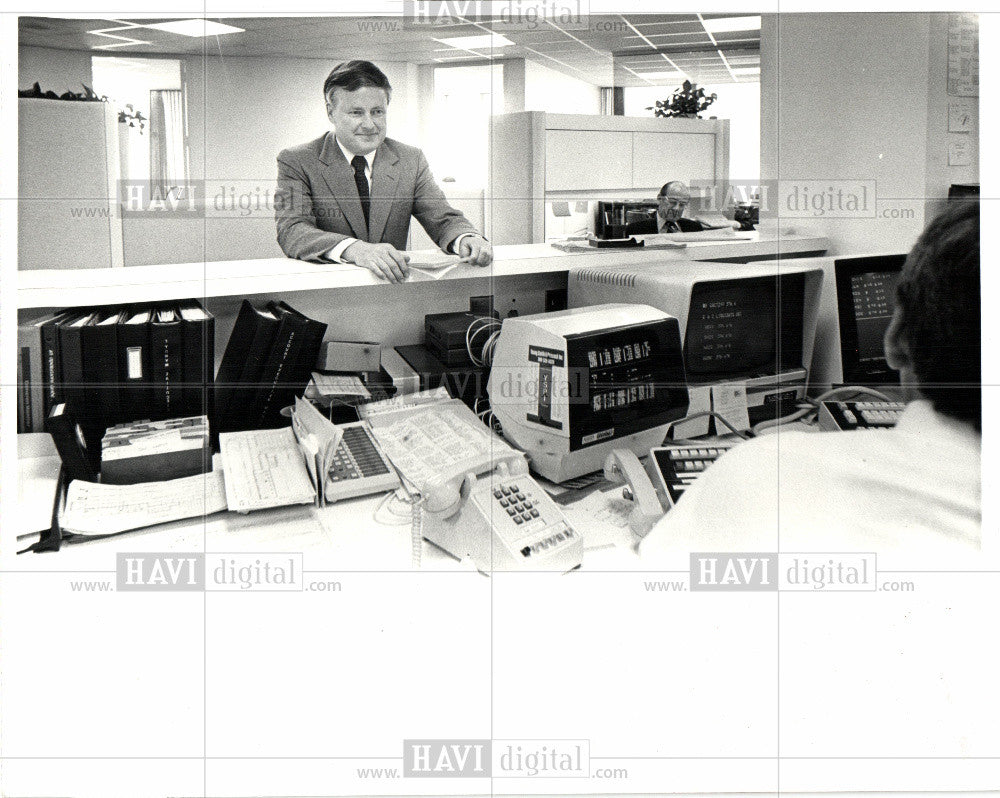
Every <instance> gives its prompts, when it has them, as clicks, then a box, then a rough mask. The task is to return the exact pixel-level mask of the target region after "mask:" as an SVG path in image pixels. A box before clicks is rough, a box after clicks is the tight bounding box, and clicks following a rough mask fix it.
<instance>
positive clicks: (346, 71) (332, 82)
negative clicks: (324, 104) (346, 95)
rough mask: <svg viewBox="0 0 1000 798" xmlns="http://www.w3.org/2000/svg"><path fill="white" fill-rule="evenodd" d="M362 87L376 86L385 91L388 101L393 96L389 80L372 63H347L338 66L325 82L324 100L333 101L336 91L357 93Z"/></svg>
mask: <svg viewBox="0 0 1000 798" xmlns="http://www.w3.org/2000/svg"><path fill="white" fill-rule="evenodd" d="M362 86H374V87H375V88H376V89H384V90H385V96H386V99H389V97H390V96H391V95H392V86H390V85H389V78H387V77H386V76H385V73H384V72H383V71H382V70H381V69H379V68H378V67H377V66H375V64H373V63H372V62H371V61H357V60H355V61H345V62H344V63H343V64H337V66H335V67H334V68H333V69H332V70H331V71H330V74H329V75H327V76H326V80H325V81H323V99H325V100H327V101H332V99H333V98H332V94H331V93H332V92H333V90H334V89H344V90H345V91H357V90H358V89H360V88H361V87H362Z"/></svg>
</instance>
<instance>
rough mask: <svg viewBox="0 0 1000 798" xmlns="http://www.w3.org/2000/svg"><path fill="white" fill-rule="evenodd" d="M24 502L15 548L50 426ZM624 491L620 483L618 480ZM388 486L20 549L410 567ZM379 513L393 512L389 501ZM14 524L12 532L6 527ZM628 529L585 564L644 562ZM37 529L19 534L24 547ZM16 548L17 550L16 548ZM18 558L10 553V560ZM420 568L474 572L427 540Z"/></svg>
mask: <svg viewBox="0 0 1000 798" xmlns="http://www.w3.org/2000/svg"><path fill="white" fill-rule="evenodd" d="M18 438H19V440H18V466H19V469H18V471H19V473H18V505H19V506H18V509H19V512H18V513H17V519H16V521H15V523H13V524H9V525H8V524H5V525H4V529H5V532H6V534H8V535H10V537H8V538H7V545H5V546H3V549H4V550H5V551H6V553H7V554H8V555H10V553H11V552H12V550H14V549H15V546H14V545H13V542H14V541H13V537H14V536H17V535H23V534H26V533H27V532H29V531H35V530H37V529H40V528H42V527H43V526H46V527H47V526H48V523H49V514H50V510H51V504H52V497H53V490H54V488H55V482H56V476H57V474H58V471H59V457H58V455H57V454H56V453H55V449H54V447H53V445H52V441H51V438H49V436H48V435H47V434H45V433H29V434H23V435H19V436H18ZM615 491H616V493H617V494H620V492H621V487H620V486H619V487H617V488H615ZM384 495H385V494H378V495H375V496H364V497H359V498H356V499H348V500H345V501H341V502H337V503H336V504H333V505H329V506H326V507H322V508H318V507H313V506H306V505H299V506H292V507H279V508H275V509H273V510H261V511H257V512H253V513H249V514H246V515H241V514H239V513H233V512H222V513H215V514H213V515H210V516H207V517H205V518H194V519H189V520H184V521H175V522H172V523H169V524H160V525H158V526H155V527H149V528H147V529H138V530H135V531H132V532H127V533H123V534H121V535H117V536H115V537H111V538H103V539H98V540H92V541H90V540H84V541H81V542H79V543H73V544H69V545H64V546H63V548H62V549H60V550H59V551H58V552H46V553H43V554H24V555H21V556H20V557H19V558H18V559H17V561H16V565H17V566H20V567H23V568H34V569H38V568H39V567H40V566H41V567H42V568H48V567H51V568H60V569H64V568H65V569H72V570H81V571H82V570H93V571H109V570H110V571H114V567H115V553H116V552H120V551H127V552H174V553H183V552H204V553H206V554H212V553H234V552H244V553H253V552H289V553H299V552H301V553H302V554H303V555H304V568H305V570H306V571H307V572H310V571H336V572H370V571H374V572H378V573H388V572H393V571H407V572H408V571H411V570H412V563H411V553H412V552H411V539H410V523H409V520H408V519H405V518H400V520H401V521H404V522H405V523H402V524H399V525H391V524H388V523H381V522H379V521H376V520H375V513H376V510H378V509H379V505H380V504H381V503H382V501H383V497H384ZM379 515H380V517H384V516H386V515H388V513H387V512H386V510H385V508H383V509H382V510H381V511H380V514H379ZM7 530H9V532H8V531H7ZM630 534H631V533H629V532H628V530H627V529H609V530H607V531H606V532H604V533H603V534H601V535H600V540H599V541H595V545H594V546H593V547H591V548H589V549H587V548H586V545H587V544H586V538H585V552H584V568H593V569H597V570H608V569H613V570H637V569H638V565H639V560H638V557H637V556H636V555H635V554H634V553H633V552H632V550H631V544H632V542H633V540H632V539H631V537H630ZM35 540H36V538H35V537H31V538H25V539H23V540H18V541H17V546H16V548H17V549H23V548H25V547H26V546H28V545H30V544H31V543H33V542H34V541H35ZM11 556H12V555H11ZM13 564H15V563H14V562H13V561H12V560H11V559H8V560H7V567H10V566H11V565H13ZM420 568H421V570H424V571H428V572H430V571H433V572H440V571H443V572H469V571H474V570H475V568H474V567H473V566H472V565H471V563H467V562H460V561H459V560H456V559H455V558H454V557H452V556H450V555H449V554H447V553H446V552H444V551H442V550H441V549H439V548H438V547H437V546H434V545H433V544H431V543H428V542H427V541H426V540H425V541H423V546H422V549H421V565H420Z"/></svg>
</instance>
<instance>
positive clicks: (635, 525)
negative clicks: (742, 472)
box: [604, 438, 740, 537]
mask: <svg viewBox="0 0 1000 798" xmlns="http://www.w3.org/2000/svg"><path fill="white" fill-rule="evenodd" d="M739 440H740V439H738V438H737V439H735V440H714V441H706V442H704V443H666V444H664V445H663V446H654V447H653V448H652V449H650V450H649V457H648V458H646V466H645V468H643V466H642V464H641V463H640V462H639V458H637V457H636V456H635V454H633V453H632V452H630V451H628V450H626V449H614V450H613V451H612V452H611V454H609V455H608V457H607V459H606V460H605V461H604V476H605V477H606V478H607V479H609V480H611V481H612V482H625V483H627V485H628V487H626V488H625V490H624V491H623V495H624V497H625V498H626V499H630V500H632V501H634V502H635V507H634V508H633V509H632V512H631V514H630V515H629V527H630V528H631V529H632V531H633V532H634V533H635V534H636V535H638V536H639V537H643V536H644V535H645V534H646V533H647V532H649V530H650V529H652V527H653V524H655V523H656V522H657V521H658V520H659V519H660V517H661V516H662V515H663V514H664V513H666V512H667V511H668V510H669V509H670V508H671V507H673V506H674V505H675V504H676V503H677V501H678V500H679V499H680V497H681V496H682V495H683V494H684V491H685V490H687V489H688V488H689V487H690V486H691V485H692V484H694V482H695V481H696V480H697V479H698V477H699V476H700V475H701V474H703V473H704V472H705V471H706V470H707V469H708V468H709V467H710V466H711V465H712V463H714V462H715V461H716V460H718V459H719V458H720V457H721V456H722V455H724V454H725V453H726V452H728V451H729V450H730V449H732V448H733V447H734V446H736V445H737V444H738V443H739Z"/></svg>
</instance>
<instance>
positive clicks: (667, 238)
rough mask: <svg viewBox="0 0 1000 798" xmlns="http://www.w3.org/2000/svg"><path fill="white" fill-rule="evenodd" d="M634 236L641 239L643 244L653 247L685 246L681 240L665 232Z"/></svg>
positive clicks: (682, 247)
mask: <svg viewBox="0 0 1000 798" xmlns="http://www.w3.org/2000/svg"><path fill="white" fill-rule="evenodd" d="M635 238H636V239H637V240H639V241H642V243H643V244H644V245H645V246H647V247H652V248H653V249H656V248H657V247H662V248H664V249H668V248H674V249H684V247H686V246H687V244H685V243H684V242H683V241H678V240H677V239H676V238H675V237H674V236H672V235H669V234H667V233H647V234H646V235H637V236H636V237H635Z"/></svg>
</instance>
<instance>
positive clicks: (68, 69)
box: [17, 47, 94, 94]
mask: <svg viewBox="0 0 1000 798" xmlns="http://www.w3.org/2000/svg"><path fill="white" fill-rule="evenodd" d="M90 55H91V54H90V53H89V52H80V51H77V50H57V49H55V48H53V47H20V48H18V51H17V87H18V88H19V89H30V88H31V85H32V84H33V83H34V82H35V81H38V83H39V84H41V87H42V91H49V90H51V91H54V92H55V93H56V94H62V93H64V92H66V91H74V92H82V91H83V87H82V86H81V85H80V84H82V83H86V84H87V85H88V86H90V87H91V88H93V85H94V78H93V71H92V69H91V66H90Z"/></svg>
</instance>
